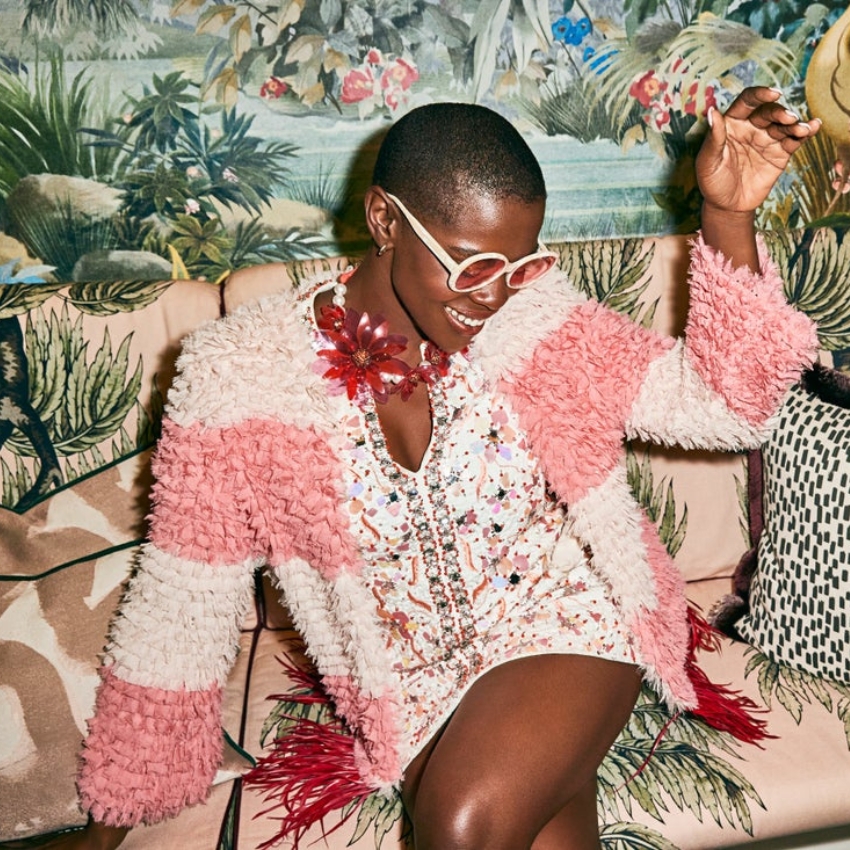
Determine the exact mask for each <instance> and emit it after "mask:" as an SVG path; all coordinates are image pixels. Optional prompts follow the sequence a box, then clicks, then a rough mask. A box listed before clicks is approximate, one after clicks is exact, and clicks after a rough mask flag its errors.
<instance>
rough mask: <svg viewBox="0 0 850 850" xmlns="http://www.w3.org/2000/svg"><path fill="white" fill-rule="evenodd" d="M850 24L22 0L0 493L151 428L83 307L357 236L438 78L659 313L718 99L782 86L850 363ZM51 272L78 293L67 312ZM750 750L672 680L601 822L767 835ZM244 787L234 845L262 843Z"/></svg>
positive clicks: (519, 2)
mask: <svg viewBox="0 0 850 850" xmlns="http://www.w3.org/2000/svg"><path fill="white" fill-rule="evenodd" d="M848 39H850V7H848V6H847V4H846V3H844V2H836V0H824V2H821V3H811V2H808V0H772V1H771V2H762V0H619V2H615V0H551V2H550V0H360V2H355V0H273V2H265V0H234V2H227V1H226V0H23V2H17V0H0V353H2V352H3V351H5V352H6V353H7V354H6V356H7V357H12V358H13V359H14V362H12V361H11V360H10V361H9V362H10V363H12V366H9V367H8V373H9V374H13V369H12V367H14V368H15V369H16V370H17V371H16V372H14V374H17V375H18V376H19V378H20V386H21V387H24V388H25V389H26V397H27V399H28V400H29V401H30V402H31V408H32V416H31V419H32V422H33V423H34V424H33V427H32V429H31V433H23V434H19V433H16V436H15V437H13V438H11V439H9V435H10V434H11V431H9V430H8V429H6V431H3V430H0V437H2V438H3V439H2V440H0V443H5V449H6V451H7V452H8V453H11V454H13V455H14V456H15V459H14V461H11V462H10V463H6V462H5V461H4V462H3V463H2V464H0V505H1V506H3V507H4V508H7V509H9V510H14V511H16V512H19V513H22V512H24V511H25V510H27V509H28V508H30V507H31V506H32V505H33V504H36V503H37V502H38V501H39V500H41V499H42V498H44V497H45V495H46V493H47V492H48V491H49V490H51V488H55V487H58V486H60V485H61V484H67V483H68V482H71V481H73V480H75V479H77V478H80V477H83V476H85V475H86V474H88V473H89V472H90V471H91V470H93V469H97V468H99V467H100V466H101V465H102V464H103V463H104V462H109V461H110V458H111V459H112V460H115V459H120V458H122V457H125V456H128V455H130V454H132V453H133V452H136V451H139V450H141V449H145V448H148V447H150V446H151V445H152V443H153V442H154V440H155V438H156V422H157V419H158V416H159V415H160V412H161V398H160V395H159V392H158V388H157V387H154V389H153V390H151V391H150V392H149V393H148V395H150V399H147V400H146V402H145V404H144V405H140V404H139V402H138V397H139V392H140V381H141V378H140V372H139V367H138V365H137V364H136V363H135V362H131V361H130V359H129V358H128V355H127V348H128V344H129V343H128V340H127V339H126V338H122V339H119V340H117V341H116V342H115V343H112V342H110V340H109V339H108V337H105V338H104V339H103V341H102V343H98V345H97V347H95V346H94V344H93V345H92V350H91V351H89V350H88V348H87V345H88V344H87V342H85V340H84V339H83V334H82V330H81V328H82V323H83V318H82V317H88V316H92V315H103V314H109V313H114V312H120V311H133V310H138V309H143V308H144V307H146V306H147V305H149V304H151V303H153V302H155V301H156V299H157V298H159V297H160V296H161V295H162V289H163V287H162V286H161V285H160V282H162V281H165V280H169V279H178V280H179V279H182V278H190V277H191V278H204V279H206V280H209V281H215V282H218V281H221V280H223V279H224V278H225V277H226V276H227V275H228V274H229V273H231V272H232V271H234V270H236V269H239V268H242V267H245V266H250V265H254V264H257V263H264V262H269V261H277V260H299V261H300V260H304V261H308V260H310V259H312V258H321V257H336V256H338V255H343V254H344V255H353V254H356V253H357V252H358V251H359V250H361V249H362V248H363V247H364V245H365V244H366V235H365V233H364V232H363V231H362V229H361V227H360V225H359V221H360V205H361V201H362V193H363V190H364V188H365V186H366V185H368V180H369V175H370V172H371V159H372V156H373V155H374V153H375V151H376V149H377V145H378V143H379V140H380V136H381V133H382V132H383V131H384V130H385V129H386V127H387V126H389V124H390V122H391V121H393V120H394V119H395V118H396V117H398V116H399V115H401V114H403V113H404V112H405V111H406V110H408V109H410V108H413V107H415V106H417V105H420V104H422V103H426V102H431V101H436V100H463V101H470V102H479V103H483V104H485V105H488V106H490V107H492V108H494V109H497V110H498V111H500V112H502V113H503V114H505V115H506V116H507V117H509V118H510V119H511V120H512V121H513V122H514V123H515V124H516V125H517V127H519V128H520V129H521V131H522V132H523V133H524V134H525V135H526V137H527V138H528V140H529V144H530V145H531V146H532V148H533V150H534V151H535V153H536V154H537V156H538V158H539V159H540V161H541V164H542V166H543V170H544V173H545V175H546V179H547V183H548V185H549V190H550V201H549V205H548V213H547V219H546V222H545V224H544V235H543V237H544V239H545V241H546V242H547V243H549V244H551V245H552V246H553V247H556V248H557V250H559V252H560V254H561V259H562V262H563V264H564V266H565V268H566V269H567V271H568V272H569V273H570V274H571V276H572V277H573V279H574V280H575V281H576V283H577V285H579V286H580V287H581V288H583V289H584V290H585V291H587V292H588V293H589V294H590V295H592V296H594V297H596V298H599V299H600V300H603V301H606V302H607V303H608V304H610V305H611V306H612V307H614V308H615V309H618V310H621V311H623V312H625V313H627V314H629V315H630V316H631V317H632V318H633V319H635V320H636V321H639V322H641V323H644V324H647V325H648V324H649V323H651V321H652V318H653V311H654V304H653V303H651V302H647V300H646V299H645V297H644V295H645V288H646V274H645V273H646V269H647V268H648V264H649V262H650V255H649V254H647V253H646V250H645V243H644V240H643V239H642V237H644V236H647V235H654V234H664V233H673V232H690V231H692V230H693V229H695V228H696V227H697V226H698V223H699V220H698V215H699V193H698V189H697V187H696V185H695V183H694V180H693V171H692V164H693V156H694V154H695V151H696V149H697V147H698V145H699V142H700V138H701V135H702V133H703V132H704V129H705V117H704V116H705V113H706V110H707V109H708V108H709V107H710V106H712V105H717V106H719V107H721V108H722V107H723V106H725V105H726V104H727V103H728V102H730V100H731V99H732V98H734V96H735V95H736V94H737V92H739V91H740V90H741V88H743V87H744V86H746V85H748V84H751V83H764V84H768V85H773V86H776V87H778V88H780V89H781V90H782V91H783V93H784V99H785V102H786V103H787V104H788V106H789V107H790V108H792V109H794V110H796V111H798V112H800V113H801V114H803V115H808V114H813V115H817V116H818V117H821V118H822V119H823V120H824V122H825V126H824V132H823V133H821V134H819V136H818V137H817V138H816V140H815V141H814V142H813V143H811V144H809V145H807V146H806V147H805V148H803V149H802V151H801V152H800V153H799V154H798V155H796V156H795V158H794V160H793V162H792V166H791V167H790V168H789V170H788V172H787V174H786V175H785V176H784V178H783V180H782V181H781V183H780V184H779V185H778V187H777V188H776V190H775V191H774V193H773V194H772V195H771V197H770V199H769V200H768V202H767V203H766V204H765V205H764V207H763V208H762V210H761V211H760V213H759V215H760V219H759V224H760V226H761V227H762V228H763V229H764V230H765V232H766V234H767V237H768V241H769V243H770V246H771V250H772V252H773V254H774V256H775V257H776V259H777V262H778V263H779V265H780V268H781V269H782V271H783V274H784V276H785V279H786V280H787V281H789V283H788V290H787V293H786V294H787V296H788V298H789V300H790V301H792V303H795V304H797V305H798V306H799V307H800V308H801V309H802V310H804V311H806V312H808V313H809V314H810V315H812V316H813V318H815V319H817V320H818V322H819V323H820V330H821V344H822V346H823V347H824V348H825V349H827V350H829V351H831V352H832V353H833V357H834V360H835V363H836V364H837V365H839V366H844V367H845V368H850V366H848V364H850V294H848V291H847V287H846V286H844V285H839V283H840V282H841V281H843V278H844V275H845V271H844V270H845V269H847V268H848V267H850V256H848V251H850V247H848V243H847V242H845V239H844V233H845V228H846V226H847V225H848V223H850V94H846V93H847V92H850V45H848ZM845 97H846V100H845V99H844V98H845ZM812 225H828V227H820V228H818V229H817V230H816V229H815V228H813V227H812ZM607 237H611V239H610V240H609V241H607V242H606V241H605V239H606V238H607ZM614 237H617V238H614ZM591 238H592V239H593V240H595V241H586V240H590V239H591ZM123 281H131V282H132V283H122V282H123ZM56 292H62V293H64V297H65V298H66V300H67V303H68V304H70V305H71V307H72V308H73V310H74V311H75V313H74V316H76V318H71V317H69V314H68V313H67V311H66V312H63V313H62V314H61V315H57V314H55V313H52V312H51V313H48V312H46V311H45V310H43V309H42V303H43V302H44V301H45V300H46V299H47V298H48V297H49V296H50V295H51V294H53V293H56ZM24 313H27V314H28V319H27V323H26V325H25V326H22V324H21V321H20V317H21V316H22V315H23V314H24ZM77 314H79V315H77ZM9 352H11V354H9ZM7 366H8V364H7ZM24 374H26V381H24V378H23V377H22V376H23V375H24ZM60 374H61V375H62V376H63V377H64V376H65V375H69V376H70V375H73V376H74V382H75V384H74V385H75V386H78V387H79V391H78V392H75V393H74V394H72V395H73V399H74V400H75V403H78V404H77V408H73V409H72V408H69V406H68V404H66V403H65V402H66V401H67V399H62V398H60V397H59V395H58V393H57V391H56V387H57V386H58V383H57V380H56V376H57V375H60ZM90 402H91V403H90ZM60 407H61V412H60ZM69 409H70V410H71V414H68V412H67V411H68V410H69ZM19 430H20V429H19ZM629 461H630V465H629V475H630V483H631V485H632V488H633V490H634V492H635V493H636V494H637V495H638V497H639V500H640V501H641V503H642V504H643V506H644V507H645V508H646V510H647V512H648V514H649V515H650V517H651V518H652V519H653V520H654V521H655V522H657V523H658V525H659V527H660V530H661V535H662V539H663V540H664V542H665V544H666V545H667V547H668V549H669V550H670V552H671V553H672V554H674V555H675V553H676V551H677V550H678V548H679V547H680V546H681V544H682V541H683V539H684V537H685V535H686V532H687V506H685V505H682V504H679V505H677V503H676V498H675V494H674V492H673V488H672V486H671V484H670V482H669V481H665V480H661V481H656V480H654V477H653V472H652V467H651V465H650V464H649V461H648V459H646V458H643V457H641V456H640V455H639V454H632V455H631V456H630V459H629ZM750 669H751V674H752V675H753V676H755V677H757V679H758V683H759V688H760V691H761V695H762V698H763V699H764V701H765V702H766V703H768V704H770V703H771V702H776V703H778V704H780V705H781V706H783V707H784V709H785V710H787V711H788V712H789V713H791V714H792V716H794V718H795V720H798V721H799V718H800V716H801V715H802V713H803V710H804V706H805V710H806V711H816V710H820V709H822V710H826V711H828V712H830V713H832V712H835V713H837V714H838V715H839V716H840V717H841V718H842V719H843V721H844V723H845V726H846V728H847V729H848V730H850V689H848V687H847V686H843V687H834V688H833V687H826V686H824V685H823V684H822V683H821V682H819V681H818V680H817V679H815V678H814V677H808V676H806V675H805V674H801V673H796V672H793V671H790V670H788V669H787V668H784V667H781V666H780V665H777V664H774V663H773V662H771V661H769V660H768V659H767V658H765V657H764V656H760V655H758V654H757V653H754V652H753V653H751V657H750ZM305 710H307V711H317V709H316V708H315V707H309V706H308V707H307V708H306V709H305V707H304V704H303V702H302V701H300V700H299V695H298V694H294V695H293V698H292V699H291V700H289V699H283V700H281V702H280V703H279V704H278V705H277V706H276V708H275V709H274V710H273V711H272V713H271V715H270V716H269V719H268V722H267V725H266V729H265V733H266V734H267V736H274V735H275V734H277V733H279V732H280V731H282V730H283V729H284V727H285V726H286V724H287V723H288V722H291V721H290V720H289V719H288V718H290V717H291V715H292V714H293V713H297V712H299V711H305ZM316 719H319V720H321V719H322V717H321V716H320V715H319V716H317V718H316ZM662 730H663V731H664V735H663V737H661V739H660V741H659V739H658V738H659V733H660V732H661V731H662ZM847 743H848V747H850V732H848V742H847ZM650 754H652V758H651V759H648V757H649V755H650ZM740 757H741V753H740V749H739V748H738V746H737V745H736V744H735V743H734V741H733V740H732V739H729V738H726V737H724V736H723V735H721V734H720V733H717V732H715V731H713V730H711V729H710V728H708V727H707V726H705V725H703V724H701V723H699V722H697V721H694V720H692V719H689V718H685V717H680V718H671V717H670V716H669V714H668V712H667V711H666V709H665V708H664V707H663V706H662V705H660V704H659V703H658V701H657V699H656V698H655V697H654V696H653V695H652V693H651V692H650V691H648V690H647V691H646V692H645V693H644V694H643V695H642V698H641V701H640V703H639V705H638V707H637V709H636V710H635V712H634V714H633V716H632V718H631V720H630V723H629V725H628V726H627V728H626V729H625V730H624V732H623V733H622V735H621V736H620V738H619V739H618V741H617V743H616V744H615V746H614V747H613V748H612V750H611V752H610V753H609V756H608V758H607V759H606V761H605V763H604V765H603V768H602V771H601V773H600V813H601V816H602V821H603V824H604V826H603V832H602V841H603V846H604V847H605V848H606V850H621V849H622V850H625V849H626V848H648V850H653V848H654V850H671V848H672V850H675V848H673V846H672V844H670V842H669V841H668V840H667V839H665V838H664V836H663V834H662V828H661V827H660V826H659V829H658V830H655V829H652V828H650V827H647V826H645V825H641V824H639V823H635V822H633V821H632V814H633V812H634V811H635V810H636V809H638V808H639V809H641V810H643V811H644V812H646V813H648V814H649V815H650V816H651V817H652V818H657V820H659V821H661V820H663V815H664V809H665V807H667V806H670V807H673V808H678V809H679V810H680V811H690V812H692V813H693V814H694V815H696V816H697V817H698V818H699V819H700V820H702V819H703V818H704V817H705V818H708V817H710V818H713V819H714V820H716V821H717V822H718V823H728V824H729V825H730V826H734V827H737V828H740V829H743V830H745V831H747V830H748V829H749V828H750V824H751V812H752V810H753V809H754V808H755V807H758V806H760V805H761V801H760V798H759V796H758V791H757V789H755V788H754V787H753V786H752V785H751V784H750V783H749V782H748V781H747V779H746V778H745V776H744V775H743V773H742V772H741V771H740V770H739V769H738V767H737V764H738V762H737V760H738V759H739V758H740ZM695 777H699V779H698V781H695ZM238 793H239V792H238V788H237V790H235V791H234V798H233V802H232V808H231V814H232V815H233V816H232V817H229V818H228V819H226V822H225V824H224V826H223V829H222V837H221V842H220V850H230V848H233V847H236V846H237V845H238V835H236V834H235V833H234V832H233V829H235V827H234V826H233V825H234V824H235V823H236V820H237V818H236V815H235V814H234V813H235V812H237V811H238V805H239V800H238ZM660 801H665V802H663V803H662V802H660ZM350 814H351V820H350V822H349V824H348V825H347V828H348V829H350V832H351V836H352V841H354V840H355V839H356V838H358V837H359V836H363V835H367V834H369V835H371V834H373V835H374V839H375V846H376V847H380V846H381V843H382V842H383V841H384V839H385V838H386V837H387V836H390V838H387V846H390V845H392V843H393V840H395V836H396V835H397V834H398V833H399V832H402V833H403V831H404V827H403V823H402V821H403V816H402V811H401V806H400V803H399V801H398V800H396V799H386V798H378V797H376V798H374V799H370V800H368V801H367V802H366V804H365V805H364V806H363V807H361V808H359V809H357V810H356V811H352V812H351V813H350Z"/></svg>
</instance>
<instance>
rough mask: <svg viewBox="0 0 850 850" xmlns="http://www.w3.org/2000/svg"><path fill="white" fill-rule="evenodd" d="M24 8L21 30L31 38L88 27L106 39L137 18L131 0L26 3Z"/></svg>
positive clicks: (27, 1)
mask: <svg viewBox="0 0 850 850" xmlns="http://www.w3.org/2000/svg"><path fill="white" fill-rule="evenodd" d="M23 5H24V7H25V8H26V13H25V14H24V21H23V27H24V29H25V30H26V31H27V32H30V33H32V34H34V35H47V34H48V33H50V34H52V33H55V32H57V31H61V30H67V29H71V28H75V27H78V26H89V27H92V28H93V29H94V31H95V33H96V34H97V35H98V36H107V37H109V36H112V35H115V34H116V33H120V32H121V31H122V29H123V28H124V27H125V26H126V25H127V24H129V23H130V22H132V21H133V20H135V18H136V15H137V13H136V10H135V8H134V7H133V4H132V3H131V2H130V0H26V2H24V4H23Z"/></svg>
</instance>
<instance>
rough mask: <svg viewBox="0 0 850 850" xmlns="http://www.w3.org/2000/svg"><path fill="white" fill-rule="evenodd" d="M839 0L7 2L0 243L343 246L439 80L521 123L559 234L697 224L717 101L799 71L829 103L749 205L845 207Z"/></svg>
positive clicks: (272, 248) (152, 260)
mask: <svg viewBox="0 0 850 850" xmlns="http://www.w3.org/2000/svg"><path fill="white" fill-rule="evenodd" d="M844 12H845V4H844V3H840V2H837V0H824V2H822V3H814V4H813V3H808V2H803V0H775V2H770V3H762V2H759V0H625V2H614V0H558V1H557V2H555V0H483V2H478V0H404V2H401V0H370V2H360V0H357V2H354V0H283V2H280V0H274V2H264V0H235V2H223V0H172V2H166V0H25V2H16V0H0V230H2V233H3V242H2V243H0V262H2V261H5V262H9V261H12V260H18V261H20V260H23V259H26V258H30V260H31V261H36V260H37V261H38V262H39V264H42V265H47V266H51V267H52V272H51V274H52V275H53V277H54V279H57V280H74V279H76V280H81V279H86V278H87V279H93V278H97V277H100V278H103V277H106V278H115V277H123V278H138V277H156V276H157V274H158V273H159V274H162V273H163V272H165V271H166V270H169V271H170V270H172V269H176V270H177V271H180V272H182V273H185V274H187V275H191V276H203V277H205V278H207V279H210V280H218V279H220V278H221V277H222V276H224V275H226V274H227V273H228V272H229V271H230V270H232V269H236V268H239V267H242V266H245V265H250V264H253V263H257V262H263V261H268V260H276V259H291V258H297V257H310V256H323V255H332V254H340V253H350V252H352V251H356V250H357V249H358V248H360V247H362V245H363V244H364V238H365V237H364V233H363V232H362V230H361V229H360V227H359V225H358V222H359V212H360V200H361V197H362V190H363V187H364V183H365V182H367V181H368V177H369V170H370V157H371V155H372V154H373V153H374V150H375V147H376V144H377V141H378V139H379V137H380V134H381V132H382V130H383V129H384V128H385V127H386V126H387V125H388V123H389V122H390V121H392V120H393V119H394V118H396V117H397V116H398V115H400V114H402V113H403V112H404V111H405V110H407V109H410V108H412V107H414V106H416V105H419V104H422V103H424V102H429V101H433V100H446V99H450V100H466V101H477V102H480V103H484V104H486V105H489V106H491V107H493V108H495V109H497V110H499V111H501V112H503V113H504V114H505V115H506V116H508V117H509V118H510V119H511V120H512V121H514V122H515V123H516V125H517V126H518V127H520V128H521V130H522V131H523V132H524V133H526V134H527V137H528V139H529V142H530V144H531V145H532V148H533V149H534V150H535V153H536V154H537V155H538V157H539V159H540V160H541V163H542V165H543V167H544V172H545V174H546V177H547V182H548V184H549V187H550V193H551V200H550V204H549V215H548V218H547V222H546V227H545V238H546V239H547V241H550V242H559V241H565V240H576V239H582V238H587V237H590V236H593V237H605V236H632V235H646V234H651V233H664V232H671V231H688V230H691V229H693V228H694V227H695V226H696V225H697V224H698V218H697V217H698V209H699V203H698V202H699V198H698V192H697V189H696V186H695V185H694V182H693V177H692V170H691V168H690V165H691V162H692V156H693V152H694V150H695V148H696V146H697V145H698V143H699V139H700V137H701V134H702V132H703V130H704V127H705V119H704V115H705V112H706V109H707V108H708V107H709V106H711V105H714V104H717V105H720V106H721V107H722V106H724V105H725V104H726V103H728V102H729V100H730V99H731V98H732V97H734V96H735V94H736V93H737V92H738V91H739V90H740V89H741V88H742V87H743V86H744V85H747V84H750V83H765V84H769V85H775V86H777V87H779V88H781V89H782V90H783V92H784V93H785V99H786V102H787V103H788V105H789V106H790V107H791V108H793V109H796V110H798V111H800V112H802V113H804V114H805V113H806V112H807V108H808V106H807V104H808V103H809V101H811V99H812V91H811V89H812V88H814V89H815V90H817V91H820V92H822V93H824V92H825V93H826V94H827V97H821V98H819V101H818V113H819V114H824V115H825V113H827V112H829V113H830V116H831V115H832V113H834V112H835V113H837V117H836V119H835V120H829V121H827V127H826V129H827V132H826V133H824V134H822V136H821V137H820V138H819V140H818V143H817V144H816V145H811V146H809V147H808V148H806V150H805V153H804V154H802V155H800V157H799V158H798V160H797V161H796V162H795V164H794V167H793V168H792V169H790V170H789V172H788V175H787V178H786V179H785V180H784V181H783V183H782V185H781V186H780V187H778V189H777V190H776V192H775V193H774V196H773V197H772V198H771V199H770V202H769V203H768V204H766V205H765V207H764V209H763V210H762V213H761V215H762V221H761V224H762V225H763V226H765V227H771V228H781V227H797V226H801V225H806V224H809V223H811V222H813V221H816V220H818V219H822V218H823V217H824V216H832V215H836V214H837V215H841V214H846V213H847V211H848V209H850V206H849V205H850V199H848V198H847V191H848V189H850V162H848V161H847V156H848V154H847V152H846V145H847V143H848V142H850V129H848V126H850V125H848V120H847V114H846V111H844V109H845V107H844V106H843V105H842V104H840V103H836V101H835V97H834V96H833V95H830V92H832V91H838V93H839V95H838V96H839V97H840V92H841V91H842V89H841V88H840V87H839V89H837V90H836V89H834V87H832V86H831V85H830V80H831V79H832V76H831V75H832V74H833V73H834V72H836V69H838V70H837V72H838V73H839V74H840V73H844V74H846V73H848V72H847V69H846V66H845V67H844V68H843V69H842V68H841V67H840V60H839V59H836V58H835V55H834V54H835V51H821V52H822V53H824V57H822V58H820V59H818V51H817V49H816V48H817V47H818V46H819V45H820V44H821V43H822V42H823V41H824V38H825V36H826V34H827V33H831V35H833V36H837V35H838V31H839V30H841V29H843V27H836V23H837V22H838V21H839V18H840V17H841V15H842V14H843V13H844ZM826 54H829V55H828V56H827V55H826ZM812 81H813V82H812ZM807 95H808V97H807ZM12 271H13V273H14V271H15V268H14V267H13V269H12ZM5 273H6V275H7V276H9V272H8V271H6V272H5Z"/></svg>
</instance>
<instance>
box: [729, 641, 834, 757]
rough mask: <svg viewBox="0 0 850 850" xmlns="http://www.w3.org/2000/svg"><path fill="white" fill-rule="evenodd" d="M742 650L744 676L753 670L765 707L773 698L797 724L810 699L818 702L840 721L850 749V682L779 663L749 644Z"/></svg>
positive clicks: (770, 703) (768, 705)
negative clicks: (743, 653)
mask: <svg viewBox="0 0 850 850" xmlns="http://www.w3.org/2000/svg"><path fill="white" fill-rule="evenodd" d="M744 652H745V654H746V655H747V656H748V660H747V666H746V668H745V670H744V675H745V676H749V675H750V674H751V673H756V677H757V681H758V685H759V693H760V694H761V698H762V699H763V700H764V702H765V704H766V705H767V707H768V708H770V707H771V705H772V704H773V702H774V700H775V701H776V702H778V703H779V704H780V705H781V706H782V707H783V708H784V709H785V710H786V711H787V712H788V713H789V714H790V715H791V717H793V718H794V722H795V723H797V724H799V723H800V721H801V720H802V717H803V711H804V707H805V706H806V705H811V704H812V703H813V702H816V703H819V704H820V705H821V706H822V707H823V708H824V709H825V710H826V711H827V712H829V713H832V712H833V711H836V713H837V714H838V717H839V719H840V720H841V721H842V722H843V723H844V733H845V737H846V739H847V747H848V749H850V684H848V683H846V682H836V681H832V680H830V679H824V678H823V677H822V676H816V675H814V674H813V673H808V672H806V671H804V670H798V669H796V668H794V667H789V666H788V665H787V664H780V663H778V662H776V661H773V660H771V659H770V658H769V657H768V656H766V655H764V654H763V653H761V652H759V651H758V650H757V649H755V648H754V647H752V646H748V647H747V648H746V649H745V650H744Z"/></svg>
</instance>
